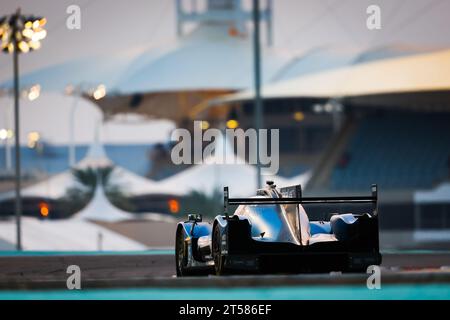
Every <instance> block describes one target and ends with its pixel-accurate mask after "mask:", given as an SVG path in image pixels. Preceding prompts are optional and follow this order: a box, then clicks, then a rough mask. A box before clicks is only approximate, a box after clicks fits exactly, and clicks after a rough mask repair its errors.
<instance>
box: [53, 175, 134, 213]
mask: <svg viewBox="0 0 450 320" xmlns="http://www.w3.org/2000/svg"><path fill="white" fill-rule="evenodd" d="M113 171H114V166H107V167H102V168H91V167H88V168H86V169H77V168H75V169H72V175H73V176H74V178H75V180H76V181H77V182H78V186H76V187H71V188H69V189H68V190H67V192H66V194H65V196H64V198H63V199H62V200H63V201H64V202H65V204H66V209H67V211H68V212H70V213H68V215H71V214H74V213H75V212H78V211H80V210H81V209H82V208H83V207H84V206H86V205H87V204H88V203H89V201H91V199H92V198H93V196H94V192H95V190H96V187H97V183H99V181H101V183H102V186H103V190H104V191H105V194H106V197H107V198H108V200H109V201H111V203H112V204H113V205H115V206H116V207H118V208H120V209H122V210H126V211H133V210H134V206H133V204H132V203H131V202H130V200H129V199H128V197H127V196H126V195H125V194H124V192H123V191H122V188H121V187H120V186H118V185H115V184H112V183H111V182H110V177H111V173H112V172H113Z"/></svg>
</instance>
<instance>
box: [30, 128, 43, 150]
mask: <svg viewBox="0 0 450 320" xmlns="http://www.w3.org/2000/svg"><path fill="white" fill-rule="evenodd" d="M40 138H41V135H40V134H39V132H37V131H32V132H30V133H28V147H29V148H31V149H33V148H35V147H36V146H37V143H38V142H39V140H40Z"/></svg>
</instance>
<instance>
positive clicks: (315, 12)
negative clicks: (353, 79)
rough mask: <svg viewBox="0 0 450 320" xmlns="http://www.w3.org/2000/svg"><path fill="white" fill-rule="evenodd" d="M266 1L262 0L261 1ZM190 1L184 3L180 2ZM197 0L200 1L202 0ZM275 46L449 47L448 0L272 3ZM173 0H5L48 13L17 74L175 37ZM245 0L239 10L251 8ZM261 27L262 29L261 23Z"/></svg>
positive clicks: (6, 66) (6, 5) (6, 8)
mask: <svg viewBox="0 0 450 320" xmlns="http://www.w3.org/2000/svg"><path fill="white" fill-rule="evenodd" d="M261 1H262V3H264V0H261ZM184 2H185V3H186V4H189V0H188V1H186V0H185V1H184ZM199 2H202V0H199ZM273 2H274V46H275V47H276V48H278V49H280V50H289V51H300V50H308V49H310V48H313V47H317V46H326V45H334V46H339V47H349V46H351V47H374V46H380V45H388V44H402V45H411V46H418V47H426V48H430V47H431V48H434V47H449V46H450V37H449V36H448V30H450V19H449V17H448V13H449V12H450V1H448V0H274V1H273ZM174 3H175V0H127V1H110V0H58V1H55V0H2V1H1V4H0V14H2V15H3V14H9V13H12V12H13V11H14V10H15V9H16V8H17V7H21V8H22V12H23V13H33V14H36V15H42V16H45V17H47V19H48V24H47V30H48V34H49V36H48V37H47V38H46V39H45V40H44V41H43V43H42V48H41V49H40V50H39V51H37V52H33V53H32V54H27V55H24V56H23V57H22V58H21V64H20V66H21V71H22V72H29V71H32V70H35V69H37V68H39V67H43V66H46V65H51V64H54V63H58V62H64V61H70V60H71V59H75V58H78V57H86V56H91V55H100V54H104V53H105V52H117V51H123V50H126V49H131V48H139V47H142V46H148V45H151V46H153V45H154V46H158V45H162V44H164V43H168V42H171V41H173V40H175V39H176V25H175V19H176V15H175V6H174ZM250 3H251V2H250V1H249V0H244V7H246V8H250ZM72 4H76V5H79V6H80V8H81V29H80V30H69V29H68V28H67V27H66V19H67V17H68V14H67V13H66V9H67V7H68V6H69V5H72ZM370 4H377V5H378V6H379V7H380V8H381V22H382V28H381V29H380V30H372V31H370V30H368V29H367V27H366V19H367V13H366V8H367V7H368V6H369V5H370ZM263 29H264V28H263ZM10 60H11V57H10V56H8V55H1V56H0V80H4V79H6V78H9V77H10V74H11V71H12V63H11V61H10Z"/></svg>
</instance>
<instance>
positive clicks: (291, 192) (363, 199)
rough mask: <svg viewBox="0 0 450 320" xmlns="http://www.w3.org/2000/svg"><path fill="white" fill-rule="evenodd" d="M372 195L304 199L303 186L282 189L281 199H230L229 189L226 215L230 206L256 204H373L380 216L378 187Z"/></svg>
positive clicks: (226, 200)
mask: <svg viewBox="0 0 450 320" xmlns="http://www.w3.org/2000/svg"><path fill="white" fill-rule="evenodd" d="M371 191H372V192H371V195H368V196H343V197H303V196H302V187H301V185H296V186H291V187H285V188H280V193H281V197H280V198H230V197H229V190H228V187H224V188H223V200H224V205H223V207H224V214H225V216H228V215H229V213H228V208H229V206H230V205H241V204H247V205H255V204H261V205H264V204H329V203H368V204H372V209H373V211H372V214H373V215H374V216H376V215H378V187H377V185H376V184H373V185H372V186H371Z"/></svg>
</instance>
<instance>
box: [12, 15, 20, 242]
mask: <svg viewBox="0 0 450 320" xmlns="http://www.w3.org/2000/svg"><path fill="white" fill-rule="evenodd" d="M19 16H20V8H19V9H17V12H16V19H19ZM12 31H13V33H12V34H13V36H12V41H13V46H14V50H13V68H14V139H15V141H14V143H15V157H16V159H15V170H16V172H15V173H16V174H15V189H16V201H15V216H16V235H17V243H16V245H17V250H18V251H21V250H22V228H21V216H22V198H21V195H20V188H21V186H20V178H21V172H20V171H21V170H20V134H19V132H20V122H19V99H20V97H19V45H18V43H17V37H16V33H17V21H14V23H13V26H12Z"/></svg>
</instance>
